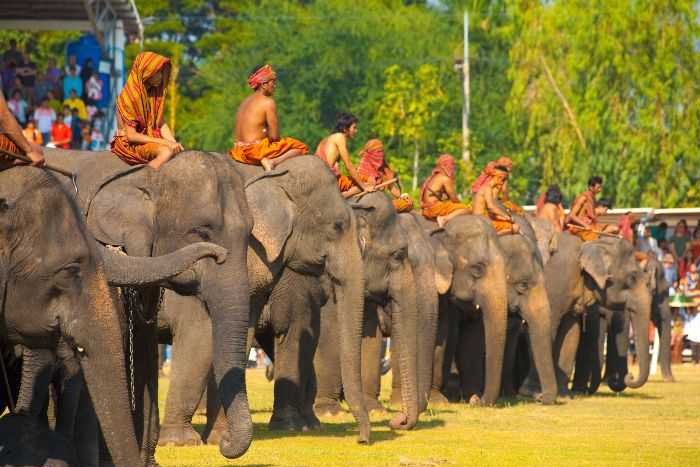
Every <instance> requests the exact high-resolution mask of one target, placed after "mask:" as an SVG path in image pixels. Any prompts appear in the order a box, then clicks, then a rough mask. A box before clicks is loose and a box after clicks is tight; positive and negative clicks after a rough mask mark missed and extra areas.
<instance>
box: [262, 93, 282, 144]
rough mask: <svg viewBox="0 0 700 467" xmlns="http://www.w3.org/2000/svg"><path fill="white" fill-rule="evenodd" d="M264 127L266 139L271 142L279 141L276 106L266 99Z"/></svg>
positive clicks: (272, 101)
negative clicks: (265, 127)
mask: <svg viewBox="0 0 700 467" xmlns="http://www.w3.org/2000/svg"><path fill="white" fill-rule="evenodd" d="M265 125H266V126H267V139H269V140H270V141H271V142H274V141H279V140H280V130H279V125H278V123H277V104H275V101H274V100H272V99H269V98H268V102H267V104H266V105H265Z"/></svg>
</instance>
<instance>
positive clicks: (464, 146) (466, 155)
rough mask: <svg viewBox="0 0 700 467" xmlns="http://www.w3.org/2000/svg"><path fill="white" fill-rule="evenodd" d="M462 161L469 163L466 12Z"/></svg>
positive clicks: (467, 22) (467, 34)
mask: <svg viewBox="0 0 700 467" xmlns="http://www.w3.org/2000/svg"><path fill="white" fill-rule="evenodd" d="M462 93H463V95H464V105H463V107H462V160H464V162H469V157H470V155H469V13H468V12H467V10H464V61H463V62H462Z"/></svg>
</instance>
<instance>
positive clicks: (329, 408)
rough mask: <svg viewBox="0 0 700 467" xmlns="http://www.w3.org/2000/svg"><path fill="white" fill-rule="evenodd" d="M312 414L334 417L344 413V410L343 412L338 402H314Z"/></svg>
mask: <svg viewBox="0 0 700 467" xmlns="http://www.w3.org/2000/svg"><path fill="white" fill-rule="evenodd" d="M314 412H316V415H321V416H331V417H336V416H338V415H340V414H342V413H345V410H343V408H342V407H341V406H340V403H339V402H338V401H334V400H326V401H322V402H316V403H315V404H314Z"/></svg>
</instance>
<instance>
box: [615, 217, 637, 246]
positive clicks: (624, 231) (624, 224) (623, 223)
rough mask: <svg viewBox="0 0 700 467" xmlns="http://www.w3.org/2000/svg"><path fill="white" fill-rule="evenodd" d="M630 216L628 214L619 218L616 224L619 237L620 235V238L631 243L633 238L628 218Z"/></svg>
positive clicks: (630, 220)
mask: <svg viewBox="0 0 700 467" xmlns="http://www.w3.org/2000/svg"><path fill="white" fill-rule="evenodd" d="M630 217H631V216H630V215H629V214H625V215H624V216H622V217H620V221H619V222H618V223H617V225H618V227H619V229H620V235H622V238H624V239H626V240H628V241H630V242H631V241H632V238H633V237H634V232H632V219H631V218H630Z"/></svg>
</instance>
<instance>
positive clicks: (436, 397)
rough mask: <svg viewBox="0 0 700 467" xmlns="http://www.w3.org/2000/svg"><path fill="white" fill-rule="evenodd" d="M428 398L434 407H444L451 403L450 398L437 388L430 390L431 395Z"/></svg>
mask: <svg viewBox="0 0 700 467" xmlns="http://www.w3.org/2000/svg"><path fill="white" fill-rule="evenodd" d="M428 400H429V401H430V405H431V406H433V407H444V406H446V405H449V403H450V401H449V399H447V397H445V395H444V394H443V393H441V392H440V391H438V390H437V389H431V390H430V397H429V399H428Z"/></svg>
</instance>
